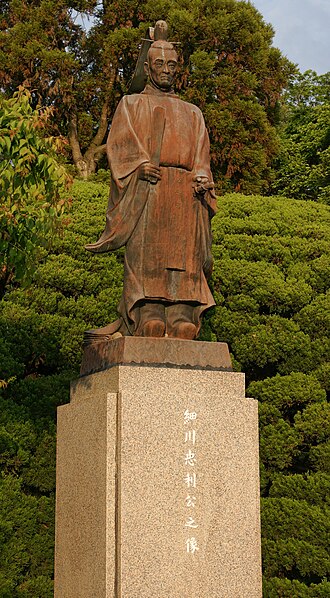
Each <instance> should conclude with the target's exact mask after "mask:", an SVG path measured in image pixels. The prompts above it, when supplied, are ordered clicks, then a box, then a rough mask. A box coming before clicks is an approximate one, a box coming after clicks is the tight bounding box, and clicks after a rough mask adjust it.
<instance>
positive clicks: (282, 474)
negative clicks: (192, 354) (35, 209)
mask: <svg viewBox="0 0 330 598" xmlns="http://www.w3.org/2000/svg"><path fill="white" fill-rule="evenodd" d="M72 193H73V202H72V209H71V212H70V214H69V215H68V217H67V222H66V223H65V227H64V231H63V233H62V235H61V236H60V237H58V238H56V239H54V240H53V246H52V249H51V251H49V252H48V254H47V253H45V254H44V258H43V259H42V260H41V262H40V264H38V267H37V269H36V273H35V276H34V283H33V285H30V286H29V287H28V288H26V289H23V288H14V289H10V290H8V292H7V294H6V295H5V298H4V300H3V301H2V302H1V304H0V363H1V374H0V378H1V379H2V380H3V381H4V382H2V386H3V387H2V390H1V396H0V454H1V465H2V477H1V481H0V484H1V486H0V502H1V514H0V597H1V598H7V597H8V598H16V597H23V596H24V597H25V596H26V597H29V598H48V597H51V596H52V566H53V565H52V563H53V532H54V522H53V512H54V511H53V508H54V491H55V414H56V406H57V405H60V404H63V403H65V402H67V401H68V393H69V381H70V380H71V379H73V378H76V377H77V375H78V371H79V365H80V360H81V341H82V335H83V331H84V330H85V329H88V328H90V327H97V326H102V325H104V324H106V323H108V322H110V321H112V320H113V319H115V318H116V306H117V303H118V300H119V297H120V294H121V286H122V275H123V250H119V251H118V252H116V253H115V254H111V255H110V254H109V255H100V256H93V255H90V254H89V253H87V252H86V251H85V250H84V249H83V246H84V244H85V243H86V242H90V241H92V240H95V239H96V238H97V236H98V234H99V233H100V232H101V230H102V226H103V221H104V212H105V206H106V203H107V195H108V188H107V185H106V184H105V183H99V182H90V183H85V182H79V181H78V182H76V183H75V185H74V187H73V191H72ZM329 221H330V217H329V209H328V208H327V206H325V205H321V204H317V203H311V202H306V201H304V202H300V201H297V200H295V201H292V200H288V199H283V198H281V199H280V198H263V197H259V196H251V197H245V196H242V195H236V194H232V195H227V196H224V197H223V198H221V200H220V201H219V212H218V214H217V216H216V217H215V219H214V227H213V228H214V256H215V268H214V275H213V279H212V288H213V292H214V296H215V298H216V302H217V307H216V308H214V309H213V310H211V312H210V313H209V314H208V315H207V317H206V318H205V322H204V326H203V331H202V335H201V338H202V339H204V340H214V341H215V340H219V341H226V342H228V343H229V346H230V350H231V353H232V356H233V362H234V364H235V368H236V369H237V370H242V371H245V372H246V377H247V382H248V388H247V393H248V395H249V396H253V397H255V398H256V399H258V400H259V404H260V448H261V489H262V526H263V562H264V597H265V598H275V597H278V596H283V597H288V598H294V597H297V598H298V597H299V598H303V597H305V596H306V597H312V596H313V597H318V596H319V597H325V596H329V594H330V584H329V583H328V582H326V581H325V578H326V575H327V573H328V569H329V557H328V554H327V539H328V537H329V531H328V530H327V527H328V525H329V524H328V522H329V520H330V518H329V506H328V502H327V501H328V500H329V462H330V460H329V440H328V439H329V428H330V421H329V419H330V418H329V408H328V403H327V394H326V392H327V390H328V388H329V371H330V367H329V363H327V360H328V359H329V332H328V331H329V329H330V317H329V314H330V310H329V292H328V285H329V279H330V276H329V275H330V260H329V254H330V243H329V236H330V224H329ZM327 534H328V535H327Z"/></svg>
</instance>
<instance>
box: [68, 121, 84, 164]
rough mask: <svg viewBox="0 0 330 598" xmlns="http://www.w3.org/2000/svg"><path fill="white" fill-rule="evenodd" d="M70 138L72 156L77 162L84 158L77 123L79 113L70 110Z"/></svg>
mask: <svg viewBox="0 0 330 598" xmlns="http://www.w3.org/2000/svg"><path fill="white" fill-rule="evenodd" d="M68 138H69V142H70V147H71V151H72V158H73V161H74V163H75V164H77V163H78V162H79V161H81V160H83V155H82V153H81V149H80V143H79V139H78V125H77V113H76V112H70V114H69V123H68Z"/></svg>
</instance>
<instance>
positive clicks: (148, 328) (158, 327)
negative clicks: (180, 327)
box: [142, 320, 165, 338]
mask: <svg viewBox="0 0 330 598" xmlns="http://www.w3.org/2000/svg"><path fill="white" fill-rule="evenodd" d="M164 334H165V324H164V322H162V320H149V321H148V322H146V323H145V324H144V326H143V328H142V336H154V337H158V338H159V337H161V336H164Z"/></svg>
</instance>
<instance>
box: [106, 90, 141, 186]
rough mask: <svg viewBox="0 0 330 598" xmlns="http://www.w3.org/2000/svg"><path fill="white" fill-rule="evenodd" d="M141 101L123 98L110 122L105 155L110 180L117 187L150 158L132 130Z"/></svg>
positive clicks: (136, 132)
mask: <svg viewBox="0 0 330 598" xmlns="http://www.w3.org/2000/svg"><path fill="white" fill-rule="evenodd" d="M140 104H142V100H141V99H140V98H139V97H137V96H124V97H123V98H122V99H121V101H120V102H119V104H118V107H117V110H116V112H115V115H114V117H113V120H112V124H111V128H110V133H109V136H108V140H107V155H108V160H109V165H110V169H111V174H112V179H113V181H114V182H115V184H116V185H118V187H122V186H123V185H124V186H125V184H126V182H123V180H124V179H126V178H127V177H128V176H129V175H131V174H132V173H133V172H134V171H135V170H136V169H137V168H138V167H139V166H140V165H141V164H143V162H148V161H149V160H150V157H149V155H148V152H147V150H146V148H145V147H143V143H142V141H141V140H140V139H139V136H138V133H139V132H138V131H136V130H135V129H134V126H133V122H134V113H135V112H136V111H137V110H139V108H140V109H141V108H143V107H142V106H140Z"/></svg>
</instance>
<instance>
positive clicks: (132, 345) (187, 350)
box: [80, 336, 233, 376]
mask: <svg viewBox="0 0 330 598" xmlns="http://www.w3.org/2000/svg"><path fill="white" fill-rule="evenodd" d="M125 364H126V365H127V364H131V365H132V364H136V365H153V366H156V365H162V366H164V365H166V366H167V367H171V366H173V367H183V368H187V367H188V368H194V369H196V368H197V369H198V368H201V369H215V370H221V371H226V372H232V371H233V368H232V364H231V359H230V355H229V350H228V345H227V343H208V342H199V343H195V342H194V341H187V340H183V339H171V338H152V339H151V338H142V337H132V336H131V337H121V338H116V339H114V340H112V341H104V342H99V343H93V344H91V345H90V346H89V347H86V349H85V351H84V356H83V360H82V364H81V370H80V375H81V376H85V375H88V374H93V373H95V372H100V371H103V370H107V369H109V368H111V367H113V366H114V365H125Z"/></svg>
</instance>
